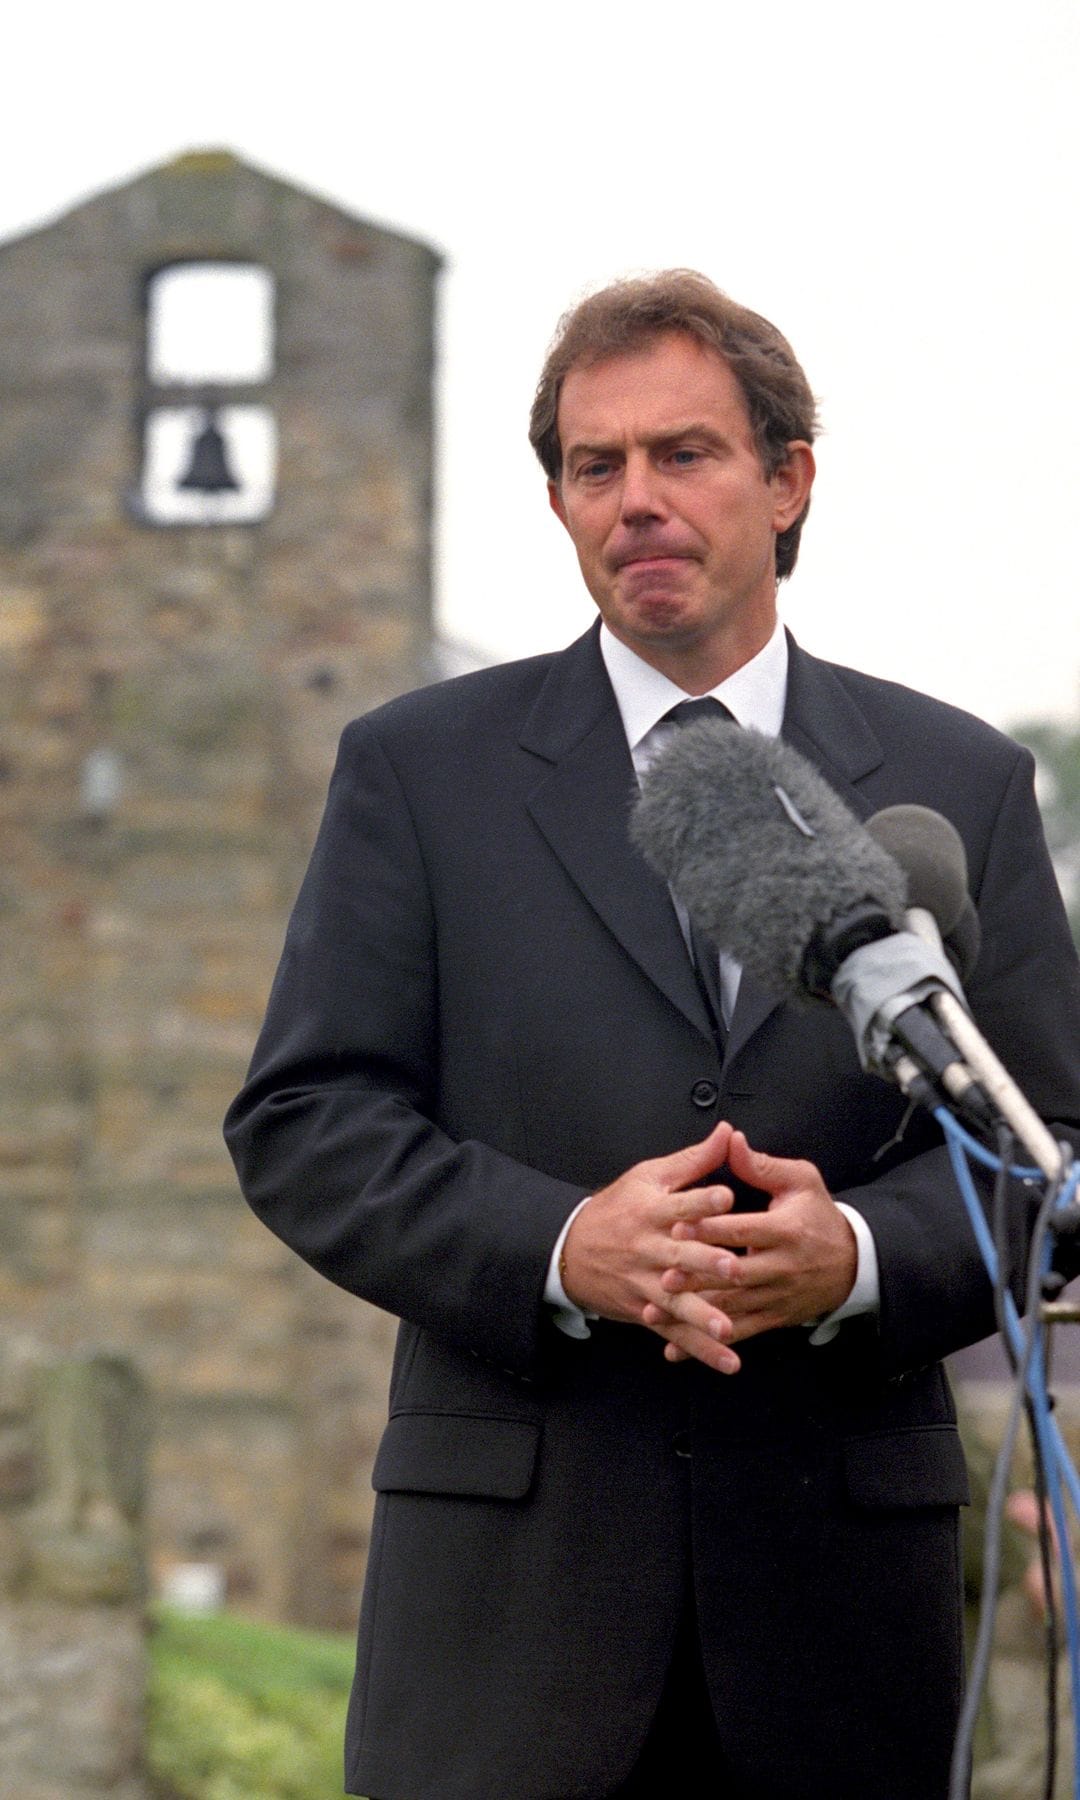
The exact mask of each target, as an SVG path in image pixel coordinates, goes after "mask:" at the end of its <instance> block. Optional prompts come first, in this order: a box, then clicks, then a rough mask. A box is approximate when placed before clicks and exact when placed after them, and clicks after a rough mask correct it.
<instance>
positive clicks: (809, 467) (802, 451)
mask: <svg viewBox="0 0 1080 1800" xmlns="http://www.w3.org/2000/svg"><path fill="white" fill-rule="evenodd" d="M816 472H817V465H816V463H815V462H814V452H813V451H812V450H811V448H810V446H809V444H807V443H804V442H803V440H802V439H801V438H796V439H794V440H793V442H792V443H790V444H789V445H788V447H787V460H786V461H785V462H782V463H781V464H780V467H779V468H778V469H777V471H776V473H775V475H774V476H773V477H772V481H771V483H770V485H771V487H772V490H773V494H774V496H775V500H776V506H775V509H774V511H773V529H774V530H775V531H777V532H780V531H786V530H787V528H788V526H789V525H794V523H795V521H796V519H798V518H800V517H801V516H802V513H803V510H804V509H805V507H806V504H807V501H808V500H809V498H810V489H811V488H812V487H813V485H814V476H815V474H816Z"/></svg>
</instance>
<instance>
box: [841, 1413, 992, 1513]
mask: <svg viewBox="0 0 1080 1800" xmlns="http://www.w3.org/2000/svg"><path fill="white" fill-rule="evenodd" d="M844 1469H845V1474H846V1478H847V1491H848V1498H849V1499H850V1500H851V1501H852V1502H853V1503H854V1504H855V1505H856V1506H881V1507H906V1506H967V1504H968V1502H969V1501H970V1499H971V1494H970V1491H969V1487H968V1472H967V1464H966V1463H965V1461H964V1452H963V1449H962V1448H961V1445H960V1438H959V1435H958V1434H957V1432H956V1430H955V1429H954V1427H953V1426H951V1425H923V1426H912V1427H910V1428H909V1429H907V1430H900V1431H878V1432H873V1433H871V1434H870V1435H868V1436H866V1437H857V1438H849V1439H848V1441H847V1442H846V1444H845V1445H844Z"/></svg>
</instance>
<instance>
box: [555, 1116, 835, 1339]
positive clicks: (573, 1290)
mask: <svg viewBox="0 0 1080 1800" xmlns="http://www.w3.org/2000/svg"><path fill="white" fill-rule="evenodd" d="M724 1163H726V1164H727V1166H728V1168H729V1169H730V1170H731V1173H732V1174H733V1175H734V1176H735V1177H736V1178H737V1179H738V1180H739V1181H742V1182H745V1183H746V1184H747V1185H748V1186H750V1187H754V1188H758V1189H760V1190H761V1191H762V1192H763V1193H767V1194H768V1195H770V1199H769V1203H768V1206H767V1207H766V1208H765V1210H764V1211H762V1212H740V1213H736V1212H733V1211H732V1207H733V1205H734V1201H735V1196H734V1194H733V1192H732V1190H731V1188H730V1187H725V1186H723V1185H722V1184H718V1185H715V1186H706V1187H696V1186H694V1185H693V1184H694V1183H695V1182H699V1181H702V1180H704V1179H705V1177H706V1176H708V1175H710V1174H713V1173H714V1172H715V1171H716V1170H717V1169H718V1168H720V1167H721V1166H722V1165H723V1164H724ZM857 1264H858V1250H857V1246H856V1242H855V1234H854V1232H853V1231H852V1229H851V1226H850V1224H849V1223H848V1221H847V1219H846V1218H845V1217H844V1215H843V1213H842V1212H841V1211H840V1209H839V1207H838V1206H837V1205H836V1202H835V1201H834V1200H833V1198H832V1195H831V1194H830V1193H829V1191H828V1189H827V1188H826V1186H825V1183H824V1181H823V1180H822V1178H821V1175H820V1173H819V1171H818V1170H817V1168H816V1167H815V1166H814V1164H813V1163H810V1162H799V1161H795V1160H793V1159H791V1158H787V1157H780V1156H767V1155H765V1154H764V1153H762V1152H761V1151H758V1150H752V1149H751V1147H750V1145H749V1144H748V1143H747V1141H746V1138H745V1137H744V1135H743V1133H742V1132H741V1131H735V1130H733V1129H732V1127H731V1126H730V1125H729V1124H728V1123H727V1122H726V1121H722V1122H721V1123H720V1124H719V1125H717V1126H716V1127H715V1129H714V1130H713V1131H711V1132H710V1134H709V1136H708V1137H707V1138H705V1139H703V1140H702V1142H701V1143H699V1144H691V1145H689V1146H688V1147H687V1148H686V1149H685V1150H676V1151H674V1152H673V1153H672V1154H671V1155H670V1156H661V1157H656V1158H654V1159H652V1160H650V1161H648V1162H642V1163H636V1164H635V1166H634V1167H633V1168H632V1169H628V1170H626V1172H625V1173H624V1174H622V1175H620V1176H619V1177H618V1179H617V1180H615V1181H613V1182H612V1183H611V1184H610V1186H608V1187H606V1188H601V1189H600V1190H599V1191H598V1192H597V1193H596V1194H594V1195H593V1196H592V1198H591V1199H590V1200H589V1202H588V1204H587V1205H586V1206H583V1207H582V1209H581V1211H580V1212H579V1213H578V1215H577V1217H576V1218H575V1220H574V1222H573V1224H572V1225H571V1227H570V1230H569V1233H568V1234H567V1238H566V1243H565V1246H564V1256H563V1271H564V1272H563V1286H564V1288H565V1290H566V1294H567V1297H568V1298H569V1299H570V1300H572V1301H573V1302H574V1304H575V1305H576V1306H580V1307H581V1309H582V1311H583V1312H589V1313H596V1314H598V1315H599V1316H600V1317H601V1318H605V1319H618V1320H621V1321H623V1322H626V1323H635V1324H641V1325H645V1326H647V1327H648V1328H649V1330H650V1331H655V1332H656V1334H657V1335H658V1336H659V1337H661V1338H663V1339H664V1340H665V1347H664V1355H665V1356H666V1357H667V1359H668V1361H669V1362H681V1361H684V1360H685V1359H686V1358H687V1357H694V1358H696V1359H697V1361H698V1362H702V1363H705V1364H707V1365H708V1367H709V1368H711V1369H715V1370H717V1372H718V1373H720V1374H724V1375H732V1374H734V1373H735V1371H736V1370H737V1369H738V1368H739V1367H740V1361H739V1357H738V1355H737V1353H736V1352H735V1350H733V1349H732V1347H731V1346H732V1345H733V1344H737V1343H740V1342H742V1341H743V1340H744V1339H746V1338H750V1337H754V1336H756V1334H757V1333H758V1332H761V1331H771V1330H773V1329H775V1328H776V1327H778V1326H783V1325H809V1324H812V1323H813V1321H814V1320H816V1319H819V1318H822V1317H823V1316H825V1315H826V1314H828V1313H831V1312H834V1311H835V1310H836V1308H837V1307H838V1306H840V1305H842V1304H843V1302H844V1301H845V1300H846V1299H847V1297H848V1295H849V1293H850V1292H851V1289H852V1286H853V1285H854V1281H855V1274H856V1268H857Z"/></svg>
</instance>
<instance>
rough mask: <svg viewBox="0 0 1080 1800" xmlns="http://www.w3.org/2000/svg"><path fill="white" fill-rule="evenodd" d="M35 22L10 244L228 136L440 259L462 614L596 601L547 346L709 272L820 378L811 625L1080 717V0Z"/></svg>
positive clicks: (560, 629)
mask: <svg viewBox="0 0 1080 1800" xmlns="http://www.w3.org/2000/svg"><path fill="white" fill-rule="evenodd" d="M5 40H6V41H5V58H4V60H5V66H6V71H7V76H6V80H5V97H4V107H3V109H2V113H0V166H2V168H3V171H4V175H3V180H2V182H0V236H9V235H13V234H15V233H17V232H20V231H23V230H26V229H29V228H30V227H32V226H34V225H37V224H39V223H41V222H43V221H44V220H46V219H48V218H50V217H53V216H55V215H56V214H57V213H59V212H61V211H64V210H66V209H67V208H68V207H69V206H71V205H73V204H75V203H77V202H78V201H80V200H82V199H84V198H85V197H87V196H88V195H89V194H90V193H92V192H94V191H96V190H99V189H101V188H104V187H108V186H111V185H113V184H115V183H119V182H121V181H125V180H127V179H129V178H130V177H131V176H132V175H134V174H136V173H137V172H139V171H140V170H142V169H143V168H145V167H147V166H149V165H151V164H154V163H156V162H159V161H162V160H164V159H166V158H168V157H171V156H173V155H175V154H177V153H178V152H180V151H182V150H184V149H188V148H191V147H195V146H201V145H225V146H227V147H229V148H231V149H233V150H234V151H236V152H237V153H238V154H239V155H241V156H244V157H246V158H248V159H249V160H251V161H254V162H257V163H260V164H262V165H264V166H265V167H267V168H269V169H271V170H274V171H276V172H278V173H280V174H282V175H283V176H284V177H286V178H287V179H289V180H292V181H295V182H297V183H299V184H301V185H303V186H306V187H309V188H312V189H314V190H316V191H318V192H320V193H323V194H325V195H326V196H327V197H328V198H330V199H331V200H333V201H334V202H335V203H337V204H339V205H341V206H344V207H346V208H347V209H349V210H350V211H354V212H356V213H359V214H361V215H366V216H368V217H371V218H374V219H376V220H378V221H380V222H383V223H388V224H391V225H393V226H396V227H398V228H400V229H403V230H406V231H409V232H411V233H413V234H415V235H418V236H421V237H423V238H426V239H427V240H428V241H430V242H431V243H433V244H434V245H435V246H436V248H438V249H439V250H440V251H441V252H442V254H443V255H444V257H445V259H446V269H445V273H444V276H443V283H442V297H441V322H440V334H439V337H440V372H439V383H440V389H439V391H440V402H439V404H440V442H441V457H440V476H439V506H440V539H439V542H440V555H439V594H440V609H441V618H442V623H443V629H444V631H446V632H447V634H448V635H450V636H453V637H457V638H460V639H464V640H466V641H470V642H472V643H473V644H475V645H477V646H479V647H480V648H481V649H484V650H486V651H488V652H490V653H493V654H495V655H498V656H508V655H518V654H526V653H529V652H531V651H533V650H536V649H547V648H551V647H554V646H556V645H558V644H560V643H562V642H565V641H566V640H567V639H568V638H569V637H570V636H572V635H574V634H575V633H576V632H577V631H578V630H579V629H581V628H582V627H583V626H584V624H585V623H586V622H587V621H588V619H589V618H590V616H591V603H590V602H589V601H588V598H587V596H586V595H585V594H584V591H583V589H582V588H581V585H580V581H579V579H578V576H577V571H576V566H575V564H574V562H573V558H572V553H571V551H570V549H569V545H568V542H566V541H564V540H563V539H562V536H561V531H560V527H559V526H558V525H557V523H556V521H555V520H554V519H553V518H552V517H551V515H550V514H549V513H548V511H547V508H546V504H545V499H544V493H543V486H542V481H541V478H540V475H539V471H538V470H537V469H536V468H535V467H534V465H533V464H532V462H531V456H530V452H529V450H528V446H527V443H526V440H525V421H526V416H527V412H528V407H529V402H530V399H531V392H532V387H533V385H534V382H535V378H536V372H537V369H538V366H539V362H540V360H541V358H542V355H543V352H544V349H545V346H546V343H547V340H548V338H549V336H550V334H551V331H552V328H553V326H554V323H555V320H556V318H557V316H558V314H559V313H560V312H561V311H562V310H563V308H564V307H565V306H566V305H567V304H569V303H570V302H571V301H572V300H573V299H574V298H575V297H576V296H577V295H578V294H579V293H580V292H582V291H583V290H584V289H586V288H587V287H589V286H593V285H596V284H598V283H600V282H603V281H605V280H607V279H610V278H611V277H613V276H615V275H618V274H624V273H628V272H632V271H636V270H641V269H649V268H657V267H662V266H666V265H669V264H674V263H681V264H689V265H691V266H696V267H699V268H701V269H704V270H705V271H706V272H707V273H708V274H709V275H711V276H712V277H713V278H714V279H715V280H716V281H718V282H719V284H720V285H721V286H723V287H726V288H728V289H729V290H730V291H731V292H732V293H733V294H734V295H735V296H736V297H737V298H738V299H740V300H742V301H744V302H745V303H747V304H748V305H751V306H753V307H755V308H756V309H757V310H759V311H762V312H765V313H766V314H768V315H769V316H770V317H771V318H773V319H774V320H775V321H776V323H777V324H778V325H779V326H780V328H781V329H782V330H783V331H784V332H785V333H786V334H787V336H788V337H789V338H790V339H791V340H792V342H793V344H794V346H795V349H796V351H797V353H798V354H799V356H800V357H801V359H802V361H803V363H804V366H805V367H806V370H807V373H808V375H809V377H810V380H811V384H812V385H813V387H814V388H815V390H816V392H817V393H818V394H819V396H820V398H821V403H822V412H823V417H824V422H825V427H826V433H825V436H824V437H823V439H822V442H821V445H820V455H819V477H818V486H817V490H816V494H815V500H814V510H813V514H812V517H811V520H810V522H809V524H808V526H807V530H806V533H805V538H804V549H803V555H802V560H801V562H800V566H799V569H798V571H797V572H796V575H795V578H794V580H793V581H792V582H791V583H790V585H789V587H788V588H787V589H786V590H785V592H784V598H783V608H784V612H785V615H786V617H787V619H788V621H789V622H790V624H791V625H792V627H793V628H794V630H795V632H796V634H797V635H798V636H799V637H800V639H801V640H802V641H803V642H804V643H805V644H806V646H807V647H808V648H810V649H813V650H816V651H819V652H821V653H823V654H825V655H829V656H832V657H835V658H837V659H838V660H841V661H847V662H851V663H854V664H856V665H857V666H860V667H863V668H867V669H871V670H874V671H876V672H878V673H882V674H887V675H891V676H894V677H895V678H897V679H899V680H902V681H907V682H910V683H912V684H914V685H917V686H921V687H924V688H927V689H929V690H930V691H932V692H934V693H938V694H941V695H943V696H945V697H946V698H949V699H952V700H955V701H957V702H958V703H959V704H961V705H964V706H967V707H970V708H971V709H972V710H974V711H977V712H981V713H982V714H984V716H986V717H989V718H991V719H993V720H994V721H995V722H997V723H1006V722H1008V721H1010V720H1015V719H1018V718H1021V717H1024V716H1030V715H1032V714H1057V715H1059V716H1068V717H1075V716H1076V714H1077V710H1078V705H1080V606H1078V604H1077V586H1078V576H1077V573H1076V570H1075V568H1074V563H1075V548H1074V535H1075V533H1076V524H1077V510H1078V509H1077V496H1078V493H1080V436H1078V428H1080V354H1078V350H1077V330H1078V327H1077V296H1076V285H1077V283H1076V277H1077V268H1078V261H1080V257H1078V251H1077V222H1078V219H1080V156H1078V152H1080V104H1078V99H1077V96H1078V93H1080V79H1078V78H1080V7H1078V5H1077V0H934V3H930V0H908V3H907V4H905V5H904V6H903V7H892V8H888V7H875V6H871V5H869V4H866V0H817V3H816V4H807V0H770V3H769V4H768V5H761V6H757V7H752V6H750V5H748V4H747V3H746V0H741V3H740V4H738V5H731V4H726V3H725V0H712V3H711V4H706V3H703V0H683V3H682V4H676V5H674V6H662V5H659V4H656V3H654V4H651V5H643V4H640V3H639V0H622V3H621V4H619V5H617V6H616V5H608V6H604V7H587V6H582V5H580V4H577V5H574V6H570V5H566V4H562V3H559V4H553V5H549V6H547V7H546V8H541V7H535V6H534V7H530V8H518V9H513V8H511V7H509V6H507V5H506V4H505V3H504V4H500V5H493V4H487V3H484V0H460V4H458V5H456V6H446V5H444V4H440V5H432V6H428V5H425V4H420V3H419V0H397V4H394V5H388V6H385V7H383V6H380V7H378V8H372V7H369V6H366V5H364V4H363V3H362V0H361V3H360V4H353V5H351V6H348V7H346V6H344V5H341V4H335V5H330V4H326V0H309V3H308V4H307V5H305V6H303V7H291V8H289V9H288V10H287V11H284V12H277V11H271V10H270V9H269V8H265V7H264V8H262V9H255V8H249V7H242V8H241V7H230V6H228V5H227V4H221V3H220V0H218V3H217V4H214V5H208V4H205V3H204V0H184V4H182V5H180V6H174V7H172V8H166V9H160V8H159V9H149V10H148V9H147V8H146V6H145V5H140V6H134V5H131V4H127V3H126V0H100V3H99V4H98V5H97V6H96V7H94V8H82V9H74V8H71V9H68V8H64V9H63V11H62V12H61V13H57V11H56V10H55V9H53V8H51V7H41V8H38V9H36V10H34V9H26V8H19V9H17V12H16V16H15V17H13V18H12V19H9V20H8V22H7V24H6V27H5Z"/></svg>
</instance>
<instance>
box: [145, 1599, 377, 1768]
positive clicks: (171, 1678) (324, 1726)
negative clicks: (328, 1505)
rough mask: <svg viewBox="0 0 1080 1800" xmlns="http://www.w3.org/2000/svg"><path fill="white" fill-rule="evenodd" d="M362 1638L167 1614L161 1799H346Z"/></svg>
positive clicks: (157, 1709) (156, 1730) (159, 1664)
mask: <svg viewBox="0 0 1080 1800" xmlns="http://www.w3.org/2000/svg"><path fill="white" fill-rule="evenodd" d="M352 1668H353V1644H352V1641H351V1639H345V1638H339V1637H329V1636H324V1635H321V1634H319V1633H316V1632H308V1631H296V1630H292V1629H289V1628H286V1627H282V1626H269V1625H257V1624H253V1623H252V1622H251V1621H249V1620H247V1619H238V1618H231V1617H229V1615H228V1614H221V1613H219V1614H214V1615H211V1616H208V1617H191V1616H188V1615H185V1614H181V1613H174V1612H167V1611H163V1612H161V1613H160V1614H158V1615H157V1618H156V1621H155V1627H154V1631H153V1634H152V1638H151V1677H150V1706H149V1762H150V1773H151V1777H152V1780H153V1782H154V1792H155V1794H156V1795H157V1796H158V1800H339V1797H340V1795H341V1793H342V1743H343V1740H344V1735H345V1708H346V1705H347V1702H348V1697H349V1684H350V1682H351V1680H352Z"/></svg>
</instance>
